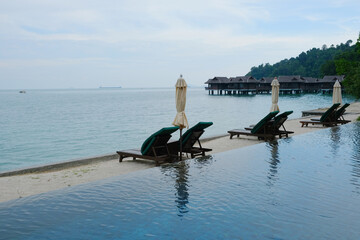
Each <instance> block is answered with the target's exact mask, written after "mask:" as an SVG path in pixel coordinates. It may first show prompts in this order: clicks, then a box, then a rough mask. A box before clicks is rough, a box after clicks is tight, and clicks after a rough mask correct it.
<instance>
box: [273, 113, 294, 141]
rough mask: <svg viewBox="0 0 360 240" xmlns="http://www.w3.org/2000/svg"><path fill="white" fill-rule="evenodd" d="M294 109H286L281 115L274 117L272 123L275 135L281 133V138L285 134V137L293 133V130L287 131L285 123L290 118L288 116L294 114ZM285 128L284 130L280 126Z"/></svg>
mask: <svg viewBox="0 0 360 240" xmlns="http://www.w3.org/2000/svg"><path fill="white" fill-rule="evenodd" d="M293 112H294V111H286V112H283V113H281V114H279V115H277V116H276V117H275V118H274V122H273V125H272V130H273V133H274V134H275V135H279V138H281V136H282V135H285V137H289V134H293V133H294V132H293V131H287V130H286V128H285V126H284V123H285V121H286V120H287V119H288V116H289V115H290V114H292V113H293ZM281 127H282V128H283V130H280V128H281Z"/></svg>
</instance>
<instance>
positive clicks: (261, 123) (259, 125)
mask: <svg viewBox="0 0 360 240" xmlns="http://www.w3.org/2000/svg"><path fill="white" fill-rule="evenodd" d="M278 113H279V111H274V112H270V113H269V114H268V115H266V116H265V117H264V118H263V119H261V120H260V121H259V122H258V123H257V124H256V125H255V126H254V127H253V128H252V130H251V133H257V132H258V131H260V130H261V129H262V128H263V127H264V126H265V124H266V123H268V122H269V121H270V120H271V119H272V118H273V117H275V116H276V114H278Z"/></svg>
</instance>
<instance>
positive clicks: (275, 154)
mask: <svg viewBox="0 0 360 240" xmlns="http://www.w3.org/2000/svg"><path fill="white" fill-rule="evenodd" d="M266 147H267V148H268V149H269V150H270V159H269V160H268V161H269V163H270V168H269V173H268V179H269V181H268V185H269V186H272V185H273V184H274V182H275V181H276V179H277V173H278V164H280V160H279V143H278V141H276V140H275V141H271V142H267V143H266Z"/></svg>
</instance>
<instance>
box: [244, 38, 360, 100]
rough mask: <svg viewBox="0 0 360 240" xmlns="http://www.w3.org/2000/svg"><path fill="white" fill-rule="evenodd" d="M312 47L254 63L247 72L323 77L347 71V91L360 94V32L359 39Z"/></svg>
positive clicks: (262, 74)
mask: <svg viewBox="0 0 360 240" xmlns="http://www.w3.org/2000/svg"><path fill="white" fill-rule="evenodd" d="M352 43H353V42H352V41H351V40H348V41H347V42H346V43H341V44H340V45H336V46H334V45H331V46H330V47H327V46H326V45H323V46H322V48H321V49H320V48H312V49H310V50H308V51H306V52H302V53H300V54H299V56H297V57H295V58H294V57H292V58H290V59H284V60H282V61H280V62H278V63H275V64H273V65H270V64H269V63H266V64H261V65H259V66H257V67H252V68H251V70H250V72H249V73H248V74H246V75H247V76H253V77H255V78H257V79H260V78H262V77H275V76H280V75H301V76H305V77H315V78H322V77H324V76H325V75H345V81H344V82H343V84H344V86H345V88H346V91H347V92H348V93H350V94H353V95H355V96H356V97H358V98H360V34H359V38H358V39H357V42H356V43H355V44H353V45H352Z"/></svg>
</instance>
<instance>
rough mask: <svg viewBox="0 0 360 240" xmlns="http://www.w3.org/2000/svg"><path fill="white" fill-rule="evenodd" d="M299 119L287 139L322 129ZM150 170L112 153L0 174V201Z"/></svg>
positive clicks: (352, 110)
mask: <svg viewBox="0 0 360 240" xmlns="http://www.w3.org/2000/svg"><path fill="white" fill-rule="evenodd" d="M315 111H316V110H315ZM359 116H360V102H354V103H352V104H351V105H350V106H349V107H348V108H347V111H346V114H345V115H344V117H345V119H347V120H351V121H352V122H355V121H356V119H357V118H358V117H359ZM310 118H311V117H310V116H306V117H302V118H300V119H301V120H306V119H310ZM300 119H292V120H288V121H286V122H285V127H286V129H287V130H291V131H294V132H295V133H294V134H292V135H291V136H294V135H300V134H304V133H308V132H312V131H316V130H320V129H324V127H322V126H321V125H311V126H309V127H303V128H302V127H301V124H300V123H299V120H300ZM236 127H245V126H236ZM229 130H230V129H229ZM262 142H263V141H259V140H258V139H257V138H256V137H251V136H241V137H240V138H233V139H231V140H230V138H229V135H227V134H226V135H225V134H224V135H221V136H215V137H212V138H208V139H203V140H202V143H203V144H202V145H203V146H204V147H206V148H212V149H213V151H212V152H210V153H208V154H213V153H218V152H224V151H228V150H232V149H236V148H241V147H246V146H250V145H254V144H258V143H262ZM151 167H155V163H154V162H151V161H146V160H143V161H142V160H136V161H133V160H131V158H130V159H129V160H127V159H124V161H123V162H122V163H119V161H118V157H117V155H116V154H108V155H103V156H95V157H92V158H86V159H75V160H71V161H65V162H60V163H56V164H51V165H43V166H37V167H33V168H26V169H20V170H17V171H11V172H5V173H0V193H1V194H0V202H5V201H9V200H13V199H17V198H22V197H27V196H31V195H35V194H39V193H44V192H48V191H53V190H57V189H61V188H66V187H69V186H74V185H78V184H83V183H87V182H92V181H97V180H101V179H105V178H108V177H113V176H117V175H121V174H127V173H130V172H134V171H139V170H143V169H147V168H151Z"/></svg>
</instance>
